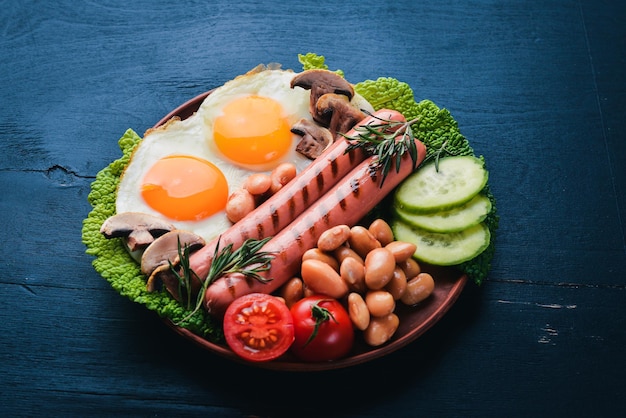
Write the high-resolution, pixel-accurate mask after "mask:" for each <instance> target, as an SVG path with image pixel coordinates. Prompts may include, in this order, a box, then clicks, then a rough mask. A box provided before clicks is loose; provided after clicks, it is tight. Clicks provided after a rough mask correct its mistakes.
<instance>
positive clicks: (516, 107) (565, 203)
mask: <svg viewBox="0 0 626 418" xmlns="http://www.w3.org/2000/svg"><path fill="white" fill-rule="evenodd" d="M625 4H626V3H624V2H618V1H610V0H599V1H598V0H594V1H589V0H551V1H543V0H528V1H523V2H521V1H520V2H515V1H503V0H494V1H483V0H474V1H467V2H459V1H451V0H444V1H422V2H412V1H395V2H384V1H344V2H331V1H326V0H320V1H316V2H295V1H294V2H289V3H288V5H286V4H280V5H279V4H278V3H277V2H267V1H239V2H234V1H222V0H216V1H210V2H201V1H200V2H180V3H176V2H171V1H169V2H165V1H134V2H128V1H112V0H111V1H99V2H76V1H57V2H32V1H19V2H18V1H3V2H0V57H2V65H1V66H0V80H1V83H2V88H1V89H0V100H1V101H0V104H1V106H0V141H1V144H2V152H1V153H0V216H1V220H0V224H1V225H2V233H1V235H0V236H1V241H0V242H1V244H0V245H1V248H2V257H1V261H0V267H1V269H0V323H1V324H2V325H1V327H2V328H1V332H0V335H1V336H0V339H1V343H0V385H1V390H0V414H1V415H2V416H6V417H13V416H39V415H46V416H48V415H52V416H92V415H93V416H95V415H105V416H133V417H135V416H146V417H147V416H155V417H156V416H159V417H163V416H200V415H202V416H215V417H231V416H249V417H278V416H303V415H311V416H351V417H357V416H367V417H374V416H433V415H434V416H462V417H466V416H480V417H484V416H581V417H582V416H585V417H587V416H623V414H625V413H626V399H625V398H624V392H625V390H626V383H625V380H624V376H625V374H626V356H625V355H624V346H625V345H626V331H625V329H626V244H625V240H626V238H625V231H626V225H625V220H626V164H624V160H625V158H626V134H625V132H626V77H625V74H626V25H625V23H626V5H625ZM306 52H315V53H318V54H320V55H324V56H325V57H326V63H327V64H328V65H329V66H330V67H331V68H340V69H343V70H344V71H345V72H346V74H347V75H348V78H349V79H350V80H351V81H354V82H356V81H360V80H365V79H371V78H377V77H380V76H389V77H394V78H397V79H400V80H402V81H405V82H407V83H409V84H410V85H411V87H412V88H413V90H414V92H415V95H416V98H418V99H424V98H427V99H431V100H433V101H434V102H435V103H436V104H438V105H439V106H441V107H445V108H447V109H449V110H450V112H451V113H452V115H453V116H454V117H455V118H456V119H457V121H458V123H459V126H460V128H461V132H462V133H464V134H465V136H466V137H467V138H469V139H470V141H471V143H472V145H473V146H474V148H475V151H476V152H477V153H478V154H481V155H484V156H485V158H486V160H487V161H488V163H489V167H490V170H491V177H490V185H491V187H492V190H493V192H494V194H495V195H496V197H497V198H498V209H499V213H500V217H501V218H500V229H499V231H498V238H497V251H496V255H495V257H494V263H493V268H492V271H491V274H490V277H489V279H488V280H486V281H485V282H484V283H483V285H482V286H480V287H478V286H476V285H473V284H469V285H468V286H466V288H465V289H464V291H463V293H462V295H461V297H460V298H459V300H458V302H457V303H456V304H455V305H454V306H453V307H452V309H451V310H450V311H449V312H448V314H447V315H446V316H444V317H443V319H442V320H441V321H440V322H439V323H437V324H436V325H435V326H434V327H433V328H432V329H430V330H429V331H428V332H427V333H426V334H424V335H423V336H422V337H421V338H419V339H418V340H416V341H415V342H413V343H412V344H410V345H409V346H407V347H405V348H403V349H401V350H399V351H397V352H395V353H393V354H391V355H389V356H386V357H384V358H382V359H379V360H376V361H373V362H370V363H366V364H364V365H361V366H356V367H351V368H347V369H341V370H336V371H328V372H322V373H283V372H275V371H267V370H262V369H257V368H252V367H247V366H243V365H239V364H235V363H231V362H229V361H225V360H223V359H222V358H220V357H217V356H215V355H213V354H211V353H207V352H205V351H203V350H201V349H200V348H198V347H196V346H195V345H193V344H191V343H190V342H188V341H187V340H184V339H182V338H180V337H179V336H178V335H176V334H174V333H173V332H171V331H170V330H169V329H168V328H167V327H166V326H165V325H164V324H163V323H162V322H161V321H159V320H158V319H157V318H156V317H155V316H154V315H153V314H152V313H150V312H147V311H146V310H145V309H144V308H143V307H142V306H139V305H136V304H134V303H132V302H130V301H129V300H127V299H125V298H123V297H121V296H120V295H119V294H117V293H116V292H115V291H114V290H113V289H111V287H110V286H109V284H108V283H107V282H106V281H105V280H104V279H103V278H102V277H100V276H99V275H98V274H97V273H96V272H95V271H94V269H93V268H92V266H91V261H92V258H91V257H90V256H88V255H87V254H85V247H84V245H83V243H82V242H81V225H82V220H83V219H84V218H85V217H86V216H87V214H88V213H89V211H90V209H91V207H90V205H89V203H88V202H87V194H88V193H89V190H90V184H91V182H92V181H93V180H94V178H95V175H96V173H97V172H98V171H100V170H101V169H102V168H104V167H105V166H106V165H108V164H109V163H110V162H111V161H113V160H114V159H116V158H118V157H119V148H118V144H117V140H118V138H119V137H120V136H121V135H122V134H123V133H124V132H125V131H126V129H127V128H132V129H134V130H135V131H137V132H140V133H142V132H144V131H145V130H146V129H147V128H149V127H151V126H152V125H153V124H154V123H156V122H157V121H158V120H159V119H160V118H161V117H162V116H164V115H165V114H167V113H168V112H169V111H170V110H172V109H173V108H175V107H176V106H178V105H179V104H181V103H183V102H184V101H186V100H188V99H190V98H192V97H194V96H196V95H198V94H200V93H202V92H204V91H206V90H208V89H210V88H213V87H216V86H219V85H221V84H223V83H224V82H225V81H227V80H229V79H231V78H233V77H234V76H236V75H238V74H242V73H244V72H246V71H247V70H249V69H251V68H252V67H254V66H256V65H257V64H259V63H269V62H279V63H282V64H283V67H285V68H296V69H300V64H299V63H298V60H297V54H299V53H306Z"/></svg>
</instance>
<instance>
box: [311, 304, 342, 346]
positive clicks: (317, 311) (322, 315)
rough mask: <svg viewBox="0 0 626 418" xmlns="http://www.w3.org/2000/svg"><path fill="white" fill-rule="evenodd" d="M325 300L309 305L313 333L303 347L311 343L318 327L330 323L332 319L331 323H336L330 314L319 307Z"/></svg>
mask: <svg viewBox="0 0 626 418" xmlns="http://www.w3.org/2000/svg"><path fill="white" fill-rule="evenodd" d="M327 300H328V299H323V300H318V301H317V302H315V303H314V304H313V305H311V318H313V319H315V326H314V327H313V332H311V335H310V336H309V338H308V339H307V340H306V342H305V343H304V345H303V347H306V346H307V345H308V344H309V343H310V342H311V341H313V340H314V339H315V337H316V336H317V332H318V331H319V328H320V326H321V325H322V324H323V323H324V322H326V321H330V320H331V319H332V320H333V321H335V323H338V322H337V320H336V319H335V316H334V315H333V314H332V312H330V311H329V310H328V309H326V308H324V307H322V306H320V305H319V304H320V303H321V302H325V301H327Z"/></svg>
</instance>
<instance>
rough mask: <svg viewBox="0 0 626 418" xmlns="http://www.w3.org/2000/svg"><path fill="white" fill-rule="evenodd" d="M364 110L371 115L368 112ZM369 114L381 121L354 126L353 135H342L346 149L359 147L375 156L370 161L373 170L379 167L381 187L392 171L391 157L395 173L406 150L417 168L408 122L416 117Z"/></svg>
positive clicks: (414, 148) (413, 121)
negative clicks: (386, 116)
mask: <svg viewBox="0 0 626 418" xmlns="http://www.w3.org/2000/svg"><path fill="white" fill-rule="evenodd" d="M366 113H367V114H369V115H371V114H370V113H369V112H366ZM372 116H374V117H375V118H376V119H378V120H380V121H381V123H373V124H368V125H361V126H358V127H356V128H355V130H356V132H357V135H356V136H347V135H344V137H345V138H346V140H348V141H349V142H350V144H349V145H348V148H347V149H346V151H345V152H346V153H348V152H350V151H352V150H354V149H357V148H362V149H363V150H365V152H366V153H368V154H370V155H375V156H377V158H376V159H375V161H374V162H373V163H372V164H373V168H374V169H379V168H380V169H381V173H382V180H381V182H380V187H382V186H383V183H384V182H385V178H386V177H387V174H388V173H389V170H391V167H392V164H393V160H394V157H395V166H396V172H399V171H400V164H401V163H402V159H401V157H402V156H403V155H404V154H405V153H407V152H408V153H409V155H410V156H411V160H412V161H413V169H415V168H416V167H417V146H416V145H415V136H414V134H413V129H412V128H411V125H413V124H414V123H416V122H417V121H418V120H419V118H415V119H413V120H410V121H407V122H401V121H395V120H388V119H383V118H380V117H378V116H375V115H372Z"/></svg>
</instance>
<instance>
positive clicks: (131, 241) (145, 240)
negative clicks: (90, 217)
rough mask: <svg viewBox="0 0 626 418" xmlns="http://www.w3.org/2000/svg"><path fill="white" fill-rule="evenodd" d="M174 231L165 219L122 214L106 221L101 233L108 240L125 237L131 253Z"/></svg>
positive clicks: (135, 213)
mask: <svg viewBox="0 0 626 418" xmlns="http://www.w3.org/2000/svg"><path fill="white" fill-rule="evenodd" d="M173 229H174V225H172V224H170V223H169V222H166V221H164V220H163V219H161V218H159V217H156V216H153V215H149V214H147V213H139V212H122V213H118V214H117V215H113V216H111V217H110V218H108V219H107V220H105V221H104V223H103V224H102V226H101V227H100V233H101V234H103V235H104V236H105V237H106V238H107V239H109V238H118V237H125V238H126V244H127V245H128V248H129V250H130V251H137V250H140V249H143V248H146V247H147V246H148V245H150V244H151V243H152V242H153V241H154V240H155V238H158V237H160V236H161V235H163V234H165V233H166V232H168V231H171V230H173Z"/></svg>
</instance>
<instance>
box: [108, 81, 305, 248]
mask: <svg viewBox="0 0 626 418" xmlns="http://www.w3.org/2000/svg"><path fill="white" fill-rule="evenodd" d="M295 75H296V73H294V72H293V71H291V70H281V69H263V70H259V69H255V70H253V71H251V72H249V73H246V74H244V75H241V76H238V77H236V78H235V79H233V80H231V81H229V82H227V83H225V84H224V85H223V86H221V87H219V88H217V89H215V90H214V91H213V92H212V93H211V94H210V95H208V96H207V98H206V99H205V100H204V101H203V102H202V104H201V105H200V107H199V109H198V111H197V112H196V113H195V114H193V115H192V116H191V117H189V118H187V119H185V120H178V119H172V120H170V121H168V122H167V123H166V124H165V125H163V126H161V127H159V128H156V129H151V130H149V131H148V132H146V134H145V136H144V138H143V140H142V141H141V142H140V143H139V145H138V146H137V148H136V149H135V151H134V152H133V154H132V156H131V158H130V161H129V163H128V165H127V167H126V169H125V171H124V173H123V174H122V176H121V178H120V183H119V186H118V190H117V198H116V210H117V213H122V212H143V213H149V214H152V215H156V216H161V217H163V218H164V219H167V220H168V221H169V222H170V223H172V224H173V225H174V226H175V227H176V228H178V229H183V230H188V231H192V232H194V233H196V234H198V235H200V236H201V237H203V238H204V239H205V240H207V241H209V240H212V239H213V238H215V237H217V236H218V235H219V234H220V233H222V232H223V231H225V230H226V229H227V228H229V227H230V226H231V222H230V221H229V220H228V218H227V217H226V213H225V211H224V208H225V206H226V201H227V199H228V196H229V194H230V193H232V192H233V191H234V190H236V189H237V188H240V187H241V186H242V184H243V182H244V181H245V179H246V178H247V177H248V176H249V175H250V174H252V173H255V172H267V173H269V172H270V171H271V170H272V169H273V168H274V167H276V166H277V165H278V164H280V163H283V162H291V163H293V164H295V166H296V169H297V172H298V173H299V172H300V171H302V170H303V169H304V168H305V167H306V166H307V165H308V164H310V162H311V160H309V159H308V158H307V157H305V156H303V155H301V154H300V153H298V152H296V151H295V148H296V145H297V144H298V142H299V140H300V139H301V138H300V137H299V136H297V135H295V134H293V133H291V131H290V129H291V126H292V125H293V124H295V123H296V122H297V121H299V120H300V119H303V118H305V119H309V120H312V118H311V115H310V114H309V97H310V92H309V91H308V90H305V89H302V88H300V87H295V88H291V87H290V82H291V79H292V78H293V77H294V76H295Z"/></svg>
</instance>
